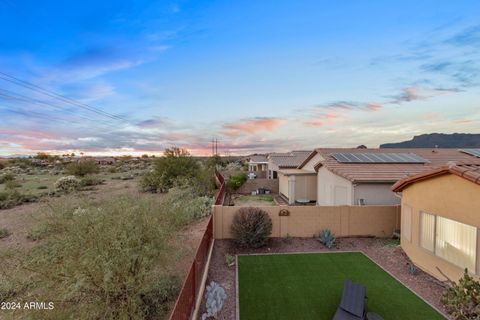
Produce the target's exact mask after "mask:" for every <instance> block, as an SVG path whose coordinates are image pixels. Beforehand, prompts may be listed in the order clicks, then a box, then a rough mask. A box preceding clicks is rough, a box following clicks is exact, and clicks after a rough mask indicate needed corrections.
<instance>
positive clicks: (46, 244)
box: [22, 197, 177, 319]
mask: <svg viewBox="0 0 480 320" xmlns="http://www.w3.org/2000/svg"><path fill="white" fill-rule="evenodd" d="M45 221H46V222H45V224H46V226H47V227H46V229H48V230H50V231H49V232H48V233H47V234H46V236H45V237H44V240H43V242H42V243H40V244H38V245H37V246H35V247H34V248H33V249H32V250H31V251H30V252H29V253H28V255H27V256H26V257H25V258H24V261H23V264H22V265H23V267H24V268H25V269H26V270H31V271H32V272H34V274H35V275H36V276H35V277H32V279H33V280H32V281H33V285H34V286H35V288H39V291H38V292H37V293H36V294H38V295H39V296H41V297H42V298H43V299H46V300H47V301H49V300H57V301H58V300H59V299H60V300H61V301H60V302H59V304H61V305H62V308H58V309H57V308H55V310H53V311H52V310H50V311H49V317H51V318H58V319H61V318H63V317H64V316H66V315H68V317H69V318H71V319H142V318H146V317H147V316H148V315H152V317H154V316H155V315H156V314H162V313H163V312H164V310H166V307H165V304H166V302H168V303H170V301H172V299H174V294H175V293H176V292H177V291H176V290H177V284H176V282H175V281H174V280H172V279H165V278H162V276H163V275H164V274H168V273H166V271H163V269H162V264H163V263H165V261H168V259H170V258H171V251H170V249H169V244H168V240H169V238H170V236H171V234H172V232H173V231H174V230H175V229H174V228H172V219H170V216H169V215H167V214H165V213H164V212H163V210H162V207H161V206H159V204H158V201H157V200H156V199H147V200H144V199H138V198H134V197H122V198H115V199H111V200H109V201H105V202H102V203H95V202H80V203H79V202H78V201H76V202H71V203H70V202H65V201H61V202H58V203H54V204H52V205H51V209H50V211H49V215H48V216H47V218H46V219H45ZM151 279H159V280H158V281H154V283H153V284H150V283H151V282H152V281H151ZM40 288H49V290H48V291H46V290H43V289H42V290H40ZM30 294H32V293H30ZM33 295H35V292H34V293H33ZM63 301H68V302H69V303H62V302H63ZM99 306H101V308H99Z"/></svg>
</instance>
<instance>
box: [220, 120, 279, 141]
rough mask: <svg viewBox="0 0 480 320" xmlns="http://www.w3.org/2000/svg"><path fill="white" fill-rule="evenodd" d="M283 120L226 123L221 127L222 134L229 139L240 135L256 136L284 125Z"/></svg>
mask: <svg viewBox="0 0 480 320" xmlns="http://www.w3.org/2000/svg"><path fill="white" fill-rule="evenodd" d="M284 122H285V120H283V119H278V118H253V119H247V120H241V121H238V122H235V123H227V124H224V125H223V126H222V128H223V129H224V134H225V135H227V136H229V137H238V136H240V135H241V134H242V133H246V134H250V135H253V134H256V133H258V132H261V131H273V130H274V129H275V128H276V127H278V126H279V125H281V124H282V123H284Z"/></svg>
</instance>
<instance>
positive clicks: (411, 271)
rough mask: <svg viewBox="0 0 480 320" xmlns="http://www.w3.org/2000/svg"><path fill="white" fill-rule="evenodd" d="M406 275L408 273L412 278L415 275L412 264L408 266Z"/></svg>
mask: <svg viewBox="0 0 480 320" xmlns="http://www.w3.org/2000/svg"><path fill="white" fill-rule="evenodd" d="M408 273H410V274H411V275H412V276H414V275H416V274H417V267H415V265H414V264H413V263H409V264H408Z"/></svg>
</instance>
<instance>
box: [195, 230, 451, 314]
mask: <svg viewBox="0 0 480 320" xmlns="http://www.w3.org/2000/svg"><path fill="white" fill-rule="evenodd" d="M322 251H328V249H327V248H325V247H324V246H323V245H322V244H320V243H319V242H318V241H317V240H316V239H313V238H290V239H281V238H271V239H269V242H268V245H267V246H266V247H264V248H260V249H256V250H245V249H238V248H236V247H235V245H234V244H233V242H232V241H231V240H216V241H215V246H214V250H213V255H212V261H211V264H210V269H209V271H208V282H207V283H209V282H210V281H212V280H213V281H216V282H218V283H219V284H220V285H221V286H222V287H224V288H225V291H226V293H227V300H226V301H225V305H224V307H223V309H222V311H221V312H220V314H219V317H218V319H228V320H233V319H235V313H236V310H235V309H236V307H235V304H236V303H235V301H236V294H235V288H236V284H235V266H232V267H228V266H227V265H226V263H225V255H226V254H231V255H236V254H249V253H285V252H322ZM331 251H361V252H363V253H364V254H365V255H367V256H368V257H369V258H370V259H372V260H373V261H375V262H376V263H377V264H379V265H380V266H381V267H383V268H384V269H385V270H387V271H388V272H390V273H391V274H392V275H394V276H395V277H396V278H397V279H398V280H400V281H401V282H402V283H403V284H404V285H405V286H407V287H408V288H410V289H411V290H412V291H414V292H415V293H417V294H418V295H419V296H421V297H422V298H423V299H424V300H425V301H427V302H428V303H430V304H431V305H432V306H434V307H436V308H437V309H438V310H440V311H442V312H443V313H444V314H446V311H445V308H444V307H443V305H442V304H441V302H440V297H441V295H442V291H443V286H442V284H441V283H440V282H439V281H438V280H436V279H434V278H433V277H431V276H430V275H428V274H426V273H425V272H423V271H421V270H418V271H417V273H416V274H415V275H411V274H410V273H409V272H408V263H409V259H408V257H407V256H406V255H405V253H404V252H403V250H402V249H401V247H400V246H398V245H397V244H396V243H395V242H393V241H392V240H386V239H374V238H341V239H337V243H336V248H335V249H331ZM202 305H203V306H204V305H205V301H203V302H202Z"/></svg>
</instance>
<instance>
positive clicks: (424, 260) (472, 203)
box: [401, 175, 480, 280]
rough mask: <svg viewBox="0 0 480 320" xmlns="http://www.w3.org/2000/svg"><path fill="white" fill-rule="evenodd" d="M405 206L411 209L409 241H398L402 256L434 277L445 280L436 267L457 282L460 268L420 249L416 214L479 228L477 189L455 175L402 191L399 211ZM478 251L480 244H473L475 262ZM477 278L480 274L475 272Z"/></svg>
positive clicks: (417, 184) (425, 182) (478, 271)
mask: <svg viewBox="0 0 480 320" xmlns="http://www.w3.org/2000/svg"><path fill="white" fill-rule="evenodd" d="M406 205H408V206H410V207H411V208H412V219H411V226H412V227H411V230H412V233H411V241H408V240H407V239H405V237H402V240H401V244H402V248H403V250H404V251H405V253H406V254H407V255H408V256H409V257H410V259H411V260H412V261H413V262H414V263H415V264H416V265H417V266H418V267H420V268H421V269H423V270H425V271H426V272H428V273H430V274H431V275H433V276H434V277H437V278H438V279H440V280H445V278H444V277H443V276H442V275H441V273H440V272H439V271H438V270H437V267H438V268H440V270H442V272H443V273H445V274H446V275H447V276H448V277H450V278H451V279H452V280H457V279H458V278H459V277H461V275H462V274H463V269H462V268H459V267H457V266H455V265H453V264H451V263H450V262H447V261H446V260H443V259H441V258H439V257H437V256H435V255H434V254H433V253H431V252H429V251H427V250H425V249H423V248H422V247H421V246H420V239H419V238H420V212H421V211H424V212H427V213H430V214H434V215H438V216H442V217H445V218H449V219H452V220H456V221H459V222H462V223H465V224H468V225H471V226H475V227H477V228H479V227H480V186H479V185H477V184H474V183H473V182H470V181H467V180H465V179H463V178H460V177H458V176H455V175H444V176H440V177H436V178H432V179H429V180H425V181H422V182H417V183H415V184H413V185H411V186H409V187H407V188H406V189H405V190H403V192H402V207H405V206H406ZM402 223H403V221H402ZM477 233H478V230H477ZM479 248H480V240H478V241H477V261H478V260H479V259H480V257H478V256H479V254H480V253H479V251H480V249H479ZM477 266H478V263H477ZM477 269H478V267H477ZM477 274H480V270H477Z"/></svg>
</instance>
